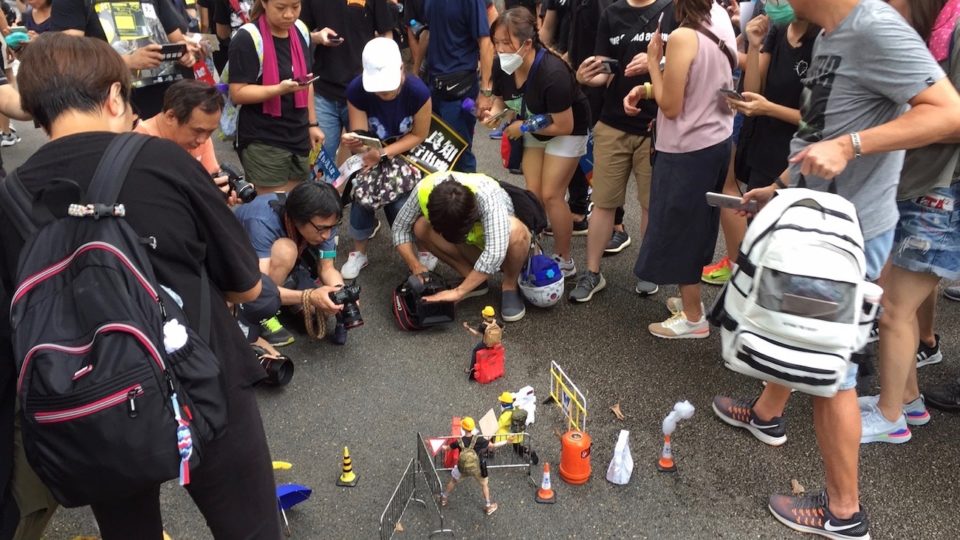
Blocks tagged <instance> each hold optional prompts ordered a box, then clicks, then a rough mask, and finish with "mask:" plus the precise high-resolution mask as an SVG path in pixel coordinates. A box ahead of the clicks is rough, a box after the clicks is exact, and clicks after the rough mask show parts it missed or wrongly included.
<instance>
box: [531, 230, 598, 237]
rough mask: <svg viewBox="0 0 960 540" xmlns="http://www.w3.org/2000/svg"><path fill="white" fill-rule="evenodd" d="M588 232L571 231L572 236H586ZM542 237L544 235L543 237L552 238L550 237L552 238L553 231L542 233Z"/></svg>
mask: <svg viewBox="0 0 960 540" xmlns="http://www.w3.org/2000/svg"><path fill="white" fill-rule="evenodd" d="M589 232H590V231H587V230H583V231H578V230H576V229H574V230H573V236H586V235H587V233H589ZM543 235H544V236H550V237H552V236H553V231H543Z"/></svg>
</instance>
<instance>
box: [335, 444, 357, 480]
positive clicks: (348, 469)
mask: <svg viewBox="0 0 960 540" xmlns="http://www.w3.org/2000/svg"><path fill="white" fill-rule="evenodd" d="M357 480H359V476H358V475H357V473H355V472H353V461H352V460H351V459H350V450H348V449H347V447H346V446H344V447H343V472H341V473H340V478H338V479H337V485H338V486H344V487H353V486H355V485H357Z"/></svg>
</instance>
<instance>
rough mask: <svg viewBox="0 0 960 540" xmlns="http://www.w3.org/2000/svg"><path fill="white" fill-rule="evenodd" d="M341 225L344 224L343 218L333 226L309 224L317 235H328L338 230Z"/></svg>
mask: <svg viewBox="0 0 960 540" xmlns="http://www.w3.org/2000/svg"><path fill="white" fill-rule="evenodd" d="M341 223H343V218H340V219H338V220H337V222H336V223H334V224H333V225H317V224H316V223H314V222H312V221H308V222H307V224H308V225H310V226H311V227H313V229H314V230H315V231H317V234H326V233H328V232H330V231H332V230H333V229H336V228H337V227H339V226H340V224H341Z"/></svg>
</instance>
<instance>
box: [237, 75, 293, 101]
mask: <svg viewBox="0 0 960 540" xmlns="http://www.w3.org/2000/svg"><path fill="white" fill-rule="evenodd" d="M299 89H300V85H298V84H297V83H296V82H295V81H289V80H288V81H280V83H279V84H272V85H269V86H264V85H261V84H248V83H230V99H231V100H232V101H233V102H234V103H236V104H237V105H253V104H256V103H263V102H264V101H266V100H268V99H270V98H273V97H276V96H282V95H284V94H289V93H290V92H296V91H297V90H299Z"/></svg>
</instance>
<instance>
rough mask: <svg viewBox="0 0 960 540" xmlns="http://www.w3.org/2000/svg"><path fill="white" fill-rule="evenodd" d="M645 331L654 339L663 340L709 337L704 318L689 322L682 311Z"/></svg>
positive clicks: (707, 326)
mask: <svg viewBox="0 0 960 540" xmlns="http://www.w3.org/2000/svg"><path fill="white" fill-rule="evenodd" d="M647 330H649V331H650V333H651V334H653V335H654V337H658V338H663V339H703V338H707V337H710V324H709V323H708V322H707V318H706V317H704V316H701V317H700V320H699V321H696V322H690V321H688V320H687V316H686V315H684V314H683V312H682V311H681V312H680V313H675V314H674V315H673V316H671V317H670V318H669V319H667V320H665V321H663V322H659V323H653V324H651V325H650V326H648V327H647Z"/></svg>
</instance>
